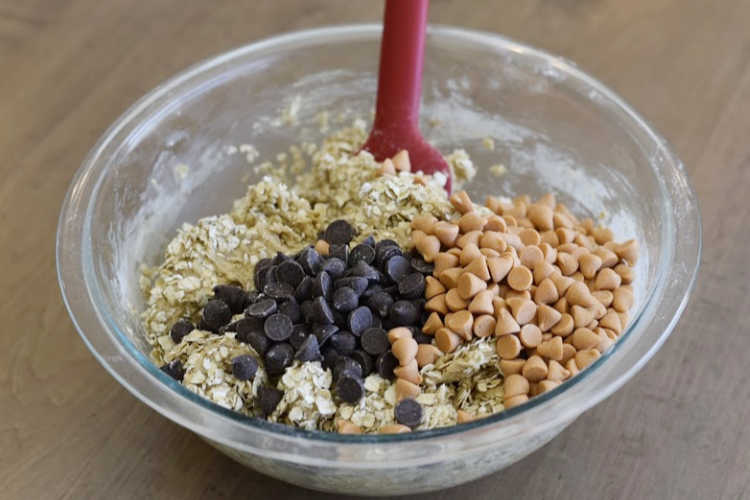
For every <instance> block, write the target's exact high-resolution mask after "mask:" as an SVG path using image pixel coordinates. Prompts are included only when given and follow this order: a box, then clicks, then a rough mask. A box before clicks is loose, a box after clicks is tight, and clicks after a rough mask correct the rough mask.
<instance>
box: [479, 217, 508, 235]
mask: <svg viewBox="0 0 750 500" xmlns="http://www.w3.org/2000/svg"><path fill="white" fill-rule="evenodd" d="M484 229H485V231H497V232H499V233H504V232H506V231H507V230H508V224H506V223H505V219H503V218H502V217H500V216H499V215H494V214H493V215H490V216H489V217H487V222H485V224H484Z"/></svg>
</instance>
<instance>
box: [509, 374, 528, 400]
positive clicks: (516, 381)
mask: <svg viewBox="0 0 750 500" xmlns="http://www.w3.org/2000/svg"><path fill="white" fill-rule="evenodd" d="M503 392H504V394H505V397H513V396H519V395H521V394H523V395H526V394H528V393H529V381H528V380H527V379H526V378H525V377H524V376H523V375H519V374H517V373H512V374H510V375H506V377H505V380H504V381H503Z"/></svg>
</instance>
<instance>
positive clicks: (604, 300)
mask: <svg viewBox="0 0 750 500" xmlns="http://www.w3.org/2000/svg"><path fill="white" fill-rule="evenodd" d="M591 295H593V296H594V298H595V299H596V300H598V301H599V303H600V304H601V305H603V306H604V307H609V306H611V305H612V302H613V301H614V299H615V295H614V294H613V293H612V292H610V291H609V290H596V291H595V292H591Z"/></svg>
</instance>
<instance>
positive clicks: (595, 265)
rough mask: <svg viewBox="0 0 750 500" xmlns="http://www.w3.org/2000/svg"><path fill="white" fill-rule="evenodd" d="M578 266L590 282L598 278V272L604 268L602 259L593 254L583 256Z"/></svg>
mask: <svg viewBox="0 0 750 500" xmlns="http://www.w3.org/2000/svg"><path fill="white" fill-rule="evenodd" d="M578 266H579V267H580V269H581V273H582V274H583V277H584V278H586V279H589V280H590V279H592V278H593V277H594V276H596V272H597V271H598V270H599V269H600V268H601V267H602V259H601V258H600V257H598V256H596V255H594V254H593V253H587V254H583V255H581V257H580V258H579V259H578Z"/></svg>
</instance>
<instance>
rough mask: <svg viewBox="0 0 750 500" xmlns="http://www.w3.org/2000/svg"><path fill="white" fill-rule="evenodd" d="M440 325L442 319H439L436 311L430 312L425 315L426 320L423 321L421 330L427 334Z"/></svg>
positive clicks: (441, 325)
mask: <svg viewBox="0 0 750 500" xmlns="http://www.w3.org/2000/svg"><path fill="white" fill-rule="evenodd" d="M442 327H443V321H442V320H441V319H440V315H439V314H438V313H436V312H433V313H430V315H429V316H428V317H427V321H425V322H424V325H423V326H422V332H423V333H426V334H427V335H432V334H434V333H435V332H436V331H438V330H440V329H441V328H442Z"/></svg>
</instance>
